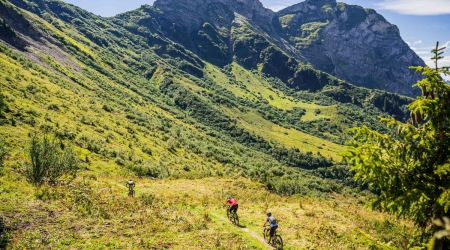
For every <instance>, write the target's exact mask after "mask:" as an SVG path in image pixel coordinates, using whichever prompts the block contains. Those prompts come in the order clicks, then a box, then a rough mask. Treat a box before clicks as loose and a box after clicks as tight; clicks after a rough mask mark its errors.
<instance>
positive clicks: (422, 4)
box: [375, 0, 450, 15]
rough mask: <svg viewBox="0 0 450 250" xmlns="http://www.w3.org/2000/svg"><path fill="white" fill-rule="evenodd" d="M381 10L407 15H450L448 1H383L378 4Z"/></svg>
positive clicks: (449, 2) (449, 3)
mask: <svg viewBox="0 0 450 250" xmlns="http://www.w3.org/2000/svg"><path fill="white" fill-rule="evenodd" d="M375 5H377V6H378V7H379V8H381V9H385V10H392V11H394V12H397V13H400V14H406V15H443V14H450V1H448V0H426V1H425V0H383V2H381V3H376V4H375Z"/></svg>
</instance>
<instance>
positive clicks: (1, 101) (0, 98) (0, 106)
mask: <svg viewBox="0 0 450 250" xmlns="http://www.w3.org/2000/svg"><path fill="white" fill-rule="evenodd" d="M7 108H8V106H7V105H6V97H5V96H4V95H3V93H2V91H1V88H0V118H2V117H3V116H4V115H3V112H4V111H5V110H7Z"/></svg>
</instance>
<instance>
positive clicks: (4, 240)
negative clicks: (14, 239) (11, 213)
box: [0, 217, 9, 249]
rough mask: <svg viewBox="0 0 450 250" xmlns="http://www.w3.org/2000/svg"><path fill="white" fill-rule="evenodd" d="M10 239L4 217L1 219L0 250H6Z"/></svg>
mask: <svg viewBox="0 0 450 250" xmlns="http://www.w3.org/2000/svg"><path fill="white" fill-rule="evenodd" d="M8 238H9V234H8V228H7V227H6V225H5V222H4V221H3V217H0V249H6V246H7V245H8V240H9V239H8Z"/></svg>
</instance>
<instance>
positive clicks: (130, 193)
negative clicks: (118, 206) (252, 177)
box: [128, 187, 134, 197]
mask: <svg viewBox="0 0 450 250" xmlns="http://www.w3.org/2000/svg"><path fill="white" fill-rule="evenodd" d="M128 197H134V189H133V188H132V187H129V188H128Z"/></svg>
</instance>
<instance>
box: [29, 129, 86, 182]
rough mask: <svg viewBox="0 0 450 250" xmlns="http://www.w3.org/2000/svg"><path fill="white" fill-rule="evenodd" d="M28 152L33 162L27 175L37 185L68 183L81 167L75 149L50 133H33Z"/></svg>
mask: <svg viewBox="0 0 450 250" xmlns="http://www.w3.org/2000/svg"><path fill="white" fill-rule="evenodd" d="M28 153H29V157H30V161H31V163H30V166H29V167H28V168H27V169H26V175H27V178H28V180H29V181H30V182H31V183H32V184H33V185H36V186H41V185H43V184H45V183H48V184H51V185H57V184H67V183H69V182H71V181H72V180H73V179H74V178H75V177H76V174H77V171H78V170H79V169H80V160H79V158H78V155H77V153H76V152H75V151H74V149H73V148H72V147H71V146H65V145H64V144H63V142H61V141H58V140H56V139H55V138H52V137H50V136H48V135H44V136H42V137H40V136H38V135H37V134H34V135H32V137H31V141H30V146H29V152H28Z"/></svg>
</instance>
